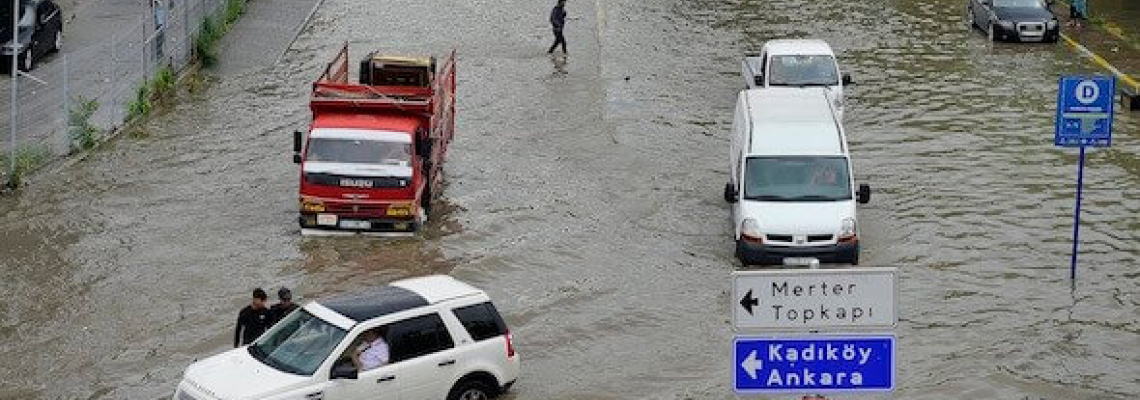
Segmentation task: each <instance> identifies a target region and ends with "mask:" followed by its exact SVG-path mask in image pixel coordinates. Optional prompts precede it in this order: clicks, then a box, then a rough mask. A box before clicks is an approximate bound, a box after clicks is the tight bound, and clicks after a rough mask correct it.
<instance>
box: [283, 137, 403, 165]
mask: <svg viewBox="0 0 1140 400" xmlns="http://www.w3.org/2000/svg"><path fill="white" fill-rule="evenodd" d="M305 159H306V160H307V161H325V162H336V163H349V164H381V165H397V166H402V167H407V166H409V165H410V164H411V161H412V145H411V144H410V143H404V142H390V141H384V140H363V139H336V138H313V139H312V140H310V141H309V152H308V155H307V156H306V158H305Z"/></svg>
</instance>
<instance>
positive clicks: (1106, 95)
mask: <svg viewBox="0 0 1140 400" xmlns="http://www.w3.org/2000/svg"><path fill="white" fill-rule="evenodd" d="M1115 100H1116V77H1114V76H1064V77H1061V81H1060V84H1059V89H1058V90H1057V125H1056V132H1055V135H1054V137H1053V144H1055V145H1057V146H1061V147H1085V146H1092V147H1108V146H1109V145H1110V144H1112V107H1113V105H1114V104H1115Z"/></svg>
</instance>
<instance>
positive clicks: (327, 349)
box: [173, 275, 519, 400]
mask: <svg viewBox="0 0 1140 400" xmlns="http://www.w3.org/2000/svg"><path fill="white" fill-rule="evenodd" d="M365 348H367V349H368V351H372V348H376V349H377V354H379V355H377V357H381V358H379V359H380V360H382V361H381V362H380V363H379V364H378V365H374V366H370V365H369V364H360V365H361V366H362V368H364V370H363V371H361V370H357V364H356V363H355V362H354V358H355V356H354V355H355V352H358V351H362V350H364V349H365ZM518 377H519V356H518V354H516V353H515V348H514V345H513V344H512V342H511V334H510V332H509V331H508V329H507V325H506V323H504V322H503V319H502V317H501V316H500V315H499V312H498V310H496V309H495V306H494V305H493V304H492V303H491V299H490V298H489V297H487V294H486V293H484V292H483V291H482V290H479V289H476V288H474V287H472V286H470V285H468V284H466V283H463V282H460V281H459V280H456V279H454V278H451V277H449V276H441V275H437V276H428V277H421V278H412V279H405V280H400V281H396V282H392V283H391V284H390V285H388V286H381V287H375V288H371V289H367V290H362V291H360V292H357V293H354V294H348V295H342V296H339V297H333V298H329V299H322V300H317V301H314V302H311V303H308V304H306V305H305V306H304V307H302V308H300V309H298V310H296V311H293V312H292V313H290V314H289V315H288V316H286V317H285V318H284V319H282V320H281V322H278V323H277V324H276V325H274V326H273V327H272V328H270V329H269V331H267V332H265V333H264V334H262V335H261V337H259V338H258V339H257V340H256V341H255V342H254V343H253V344H251V345H249V346H245V347H241V348H237V349H233V350H230V351H227V352H224V353H222V354H218V355H216V356H213V357H209V358H206V359H204V360H201V361H198V362H195V363H193V364H191V365H190V366H189V367H187V368H186V372H185V374H184V375H183V378H182V382H181V383H179V384H178V388H177V389H176V391H175V394H174V396H173V399H176V400H223V399H224V400H253V399H266V400H365V399H367V400H378V399H417V400H419V399H423V400H461V399H462V400H466V399H489V398H492V397H495V396H497V395H499V394H501V393H503V392H506V391H507V390H508V389H510V387H511V385H513V384H514V383H515V380H517V379H518Z"/></svg>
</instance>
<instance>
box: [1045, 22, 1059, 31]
mask: <svg viewBox="0 0 1140 400" xmlns="http://www.w3.org/2000/svg"><path fill="white" fill-rule="evenodd" d="M1045 27H1046V28H1048V29H1054V28H1056V27H1057V20H1052V21H1049V22H1046V23H1045Z"/></svg>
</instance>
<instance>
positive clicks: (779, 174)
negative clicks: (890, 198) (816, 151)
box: [744, 156, 851, 201]
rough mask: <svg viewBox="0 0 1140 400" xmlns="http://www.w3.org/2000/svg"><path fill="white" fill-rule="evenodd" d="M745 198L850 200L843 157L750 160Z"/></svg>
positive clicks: (849, 183) (757, 158) (765, 199)
mask: <svg viewBox="0 0 1140 400" xmlns="http://www.w3.org/2000/svg"><path fill="white" fill-rule="evenodd" d="M744 198H745V199H746V200H757V201H840V200H850V199H851V179H850V174H849V171H848V170H847V159H846V158H844V157H839V156H834V157H749V158H748V160H747V161H746V162H745V167H744Z"/></svg>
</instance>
